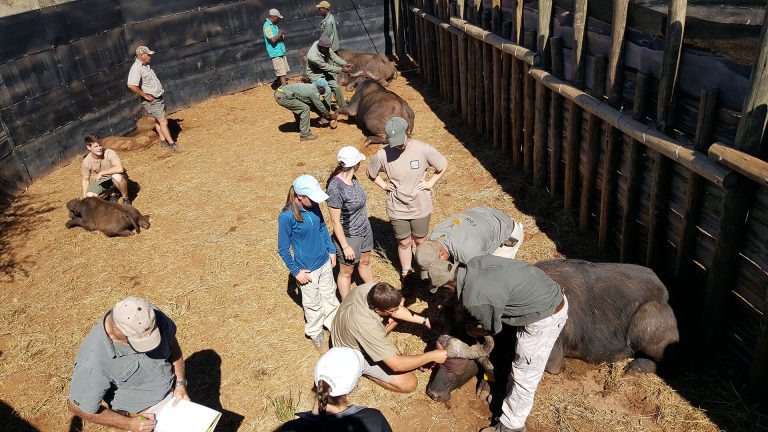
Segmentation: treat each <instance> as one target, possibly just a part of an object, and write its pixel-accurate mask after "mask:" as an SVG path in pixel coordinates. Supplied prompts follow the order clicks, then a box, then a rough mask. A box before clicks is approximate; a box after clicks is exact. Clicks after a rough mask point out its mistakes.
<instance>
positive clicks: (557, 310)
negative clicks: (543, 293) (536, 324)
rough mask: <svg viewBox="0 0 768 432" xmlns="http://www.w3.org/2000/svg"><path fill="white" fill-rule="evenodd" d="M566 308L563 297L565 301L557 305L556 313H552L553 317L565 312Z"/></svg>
mask: <svg viewBox="0 0 768 432" xmlns="http://www.w3.org/2000/svg"><path fill="white" fill-rule="evenodd" d="M564 307H565V297H563V301H561V302H560V304H559V305H557V307H556V308H555V311H554V312H552V315H554V314H556V313H558V312H560V311H561V310H563V308H564Z"/></svg>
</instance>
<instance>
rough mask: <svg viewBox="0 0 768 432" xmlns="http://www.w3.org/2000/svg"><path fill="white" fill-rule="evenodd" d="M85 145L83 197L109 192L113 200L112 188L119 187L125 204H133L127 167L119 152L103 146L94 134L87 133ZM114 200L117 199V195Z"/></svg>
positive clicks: (98, 195) (102, 195)
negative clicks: (126, 171)
mask: <svg viewBox="0 0 768 432" xmlns="http://www.w3.org/2000/svg"><path fill="white" fill-rule="evenodd" d="M85 147H86V148H87V149H88V154H87V155H86V156H85V157H84V158H83V164H82V168H81V173H82V186H83V196H82V197H83V198H88V197H104V196H106V195H107V194H109V198H110V200H113V199H112V197H113V196H114V195H112V190H113V189H117V190H118V191H119V192H120V196H122V198H123V204H128V205H131V200H130V198H128V181H127V180H126V178H125V168H123V162H122V161H121V160H120V157H119V156H118V155H117V153H116V152H115V151H114V150H112V149H105V148H104V147H102V146H101V143H100V142H99V139H98V138H96V137H95V136H93V135H86V137H85ZM114 201H117V197H115V198H114Z"/></svg>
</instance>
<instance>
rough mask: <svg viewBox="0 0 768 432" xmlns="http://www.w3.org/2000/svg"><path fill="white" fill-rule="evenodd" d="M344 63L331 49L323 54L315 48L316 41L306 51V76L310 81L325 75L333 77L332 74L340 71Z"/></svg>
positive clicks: (345, 63)
mask: <svg viewBox="0 0 768 432" xmlns="http://www.w3.org/2000/svg"><path fill="white" fill-rule="evenodd" d="M346 65H347V62H346V61H344V59H343V58H341V57H339V56H338V55H337V54H336V52H335V51H334V50H333V49H330V50H328V54H326V55H323V53H321V52H320V50H319V49H318V48H317V41H315V43H313V44H312V47H311V48H310V49H309V52H307V76H308V77H309V79H310V80H312V81H315V80H317V79H320V78H327V76H326V75H330V76H331V79H335V78H334V76H335V75H338V74H339V73H341V68H342V66H346Z"/></svg>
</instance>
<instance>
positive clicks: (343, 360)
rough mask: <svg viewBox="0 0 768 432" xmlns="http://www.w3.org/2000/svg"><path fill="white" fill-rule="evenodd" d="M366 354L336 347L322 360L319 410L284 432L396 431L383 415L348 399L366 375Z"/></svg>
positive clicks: (316, 377)
mask: <svg viewBox="0 0 768 432" xmlns="http://www.w3.org/2000/svg"><path fill="white" fill-rule="evenodd" d="M364 365H365V360H364V359H363V354H362V353H361V352H360V351H358V350H355V349H352V348H346V347H334V348H331V349H330V350H329V351H328V352H327V353H325V354H323V355H322V356H320V359H319V360H318V361H317V365H316V366H315V373H314V385H313V386H312V392H313V393H314V394H315V406H314V408H313V409H312V411H306V412H300V413H297V414H296V416H297V417H298V418H297V419H295V420H291V421H289V422H287V423H286V424H284V425H283V426H282V427H281V428H280V429H278V430H279V431H282V432H310V431H313V432H314V431H351V430H355V431H366V432H391V431H392V427H391V426H390V425H389V422H388V421H387V419H386V418H385V417H384V414H382V413H381V411H379V410H377V409H375V408H368V407H364V406H358V405H350V403H349V401H348V400H347V395H348V394H349V393H350V392H352V390H354V389H355V386H357V381H358V380H359V379H360V376H361V375H362V373H363V367H364Z"/></svg>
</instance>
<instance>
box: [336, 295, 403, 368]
mask: <svg viewBox="0 0 768 432" xmlns="http://www.w3.org/2000/svg"><path fill="white" fill-rule="evenodd" d="M373 285H374V283H373V282H369V283H365V284H362V285H360V286H358V287H357V288H355V289H353V290H352V291H350V292H349V294H347V296H346V297H344V300H342V301H341V305H340V306H339V309H338V312H336V318H334V319H333V325H332V326H331V340H332V341H333V346H342V347H349V348H354V349H356V350H358V351H361V352H362V353H363V355H365V356H366V357H367V358H369V359H370V360H371V362H373V363H378V362H380V361H383V360H386V359H388V358H392V357H394V356H396V355H398V353H397V349H395V346H394V345H393V344H392V342H390V341H389V339H387V331H386V329H385V328H384V322H383V320H382V318H381V317H380V316H378V315H377V314H376V312H374V311H373V309H371V308H370V307H369V306H368V292H370V291H371V288H373Z"/></svg>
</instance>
